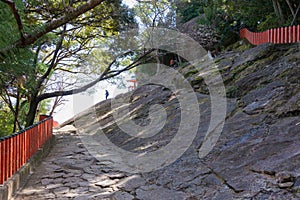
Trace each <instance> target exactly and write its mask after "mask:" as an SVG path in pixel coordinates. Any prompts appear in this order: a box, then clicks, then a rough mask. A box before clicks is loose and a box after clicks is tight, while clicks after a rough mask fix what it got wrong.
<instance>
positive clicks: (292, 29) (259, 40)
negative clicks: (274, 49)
mask: <svg viewBox="0 0 300 200" xmlns="http://www.w3.org/2000/svg"><path fill="white" fill-rule="evenodd" d="M240 37H241V38H246V39H247V40H248V41H249V42H250V43H251V44H253V45H261V44H265V43H274V44H286V43H294V42H300V25H297V26H288V27H282V28H274V29H270V30H267V31H264V32H260V33H255V32H251V31H249V30H248V29H246V28H244V29H241V30H240Z"/></svg>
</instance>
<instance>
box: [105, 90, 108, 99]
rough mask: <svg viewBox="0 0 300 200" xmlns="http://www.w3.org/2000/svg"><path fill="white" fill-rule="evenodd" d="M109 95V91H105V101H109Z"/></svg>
mask: <svg viewBox="0 0 300 200" xmlns="http://www.w3.org/2000/svg"><path fill="white" fill-rule="evenodd" d="M108 95H109V93H108V91H107V90H105V99H107V97H108Z"/></svg>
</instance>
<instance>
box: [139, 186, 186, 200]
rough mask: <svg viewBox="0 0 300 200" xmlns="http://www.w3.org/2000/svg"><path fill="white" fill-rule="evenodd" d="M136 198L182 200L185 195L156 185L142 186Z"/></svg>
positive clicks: (145, 199)
mask: <svg viewBox="0 0 300 200" xmlns="http://www.w3.org/2000/svg"><path fill="white" fill-rule="evenodd" d="M136 197H137V198H138V199H143V200H153V199H164V200H182V199H184V198H185V193H183V192H179V191H175V190H170V189H167V188H164V187H159V186H156V185H150V186H142V187H140V188H139V189H137V190H136Z"/></svg>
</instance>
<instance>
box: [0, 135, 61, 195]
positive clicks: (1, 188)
mask: <svg viewBox="0 0 300 200" xmlns="http://www.w3.org/2000/svg"><path fill="white" fill-rule="evenodd" d="M54 144H55V135H53V136H52V137H51V138H50V139H49V140H48V141H47V142H45V144H44V145H43V146H42V147H41V148H40V149H39V150H37V152H36V153H35V154H34V155H33V156H32V157H31V158H30V159H29V160H28V161H27V162H26V164H25V165H24V166H23V167H21V168H20V169H19V170H18V171H17V172H16V173H15V174H14V175H13V176H12V177H10V178H9V179H8V180H7V181H5V182H4V183H3V185H0V200H10V199H12V197H13V196H14V195H15V194H16V192H17V191H19V190H20V189H21V188H23V187H24V186H25V185H26V183H27V181H28V179H29V177H30V175H31V174H32V173H33V171H34V169H35V168H36V167H37V166H39V165H40V164H41V162H42V160H43V159H44V158H45V157H46V156H47V155H48V154H49V153H50V151H51V149H52V147H53V145H54Z"/></svg>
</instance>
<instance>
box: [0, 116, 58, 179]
mask: <svg viewBox="0 0 300 200" xmlns="http://www.w3.org/2000/svg"><path fill="white" fill-rule="evenodd" d="M52 126H53V118H52V117H49V118H47V119H44V120H43V121H40V122H39V123H37V124H35V125H32V126H30V127H28V128H26V129H25V130H22V131H20V132H18V133H15V134H13V135H9V136H6V137H3V138H0V184H3V183H4V181H6V180H7V179H8V178H10V177H11V176H12V175H13V174H14V173H15V172H17V171H18V170H19V169H20V168H21V167H22V166H23V165H24V164H25V163H26V162H27V161H28V159H29V158H31V156H33V154H34V153H35V152H36V151H37V150H38V149H39V148H40V147H41V146H42V145H43V144H44V143H45V142H46V141H47V140H48V139H50V138H51V137H52Z"/></svg>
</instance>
